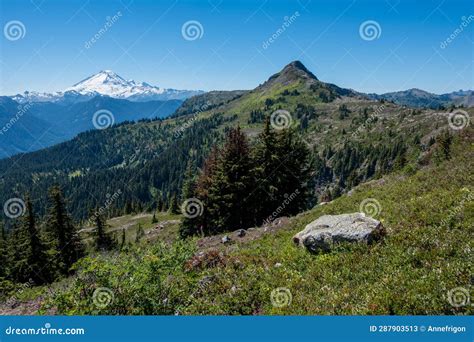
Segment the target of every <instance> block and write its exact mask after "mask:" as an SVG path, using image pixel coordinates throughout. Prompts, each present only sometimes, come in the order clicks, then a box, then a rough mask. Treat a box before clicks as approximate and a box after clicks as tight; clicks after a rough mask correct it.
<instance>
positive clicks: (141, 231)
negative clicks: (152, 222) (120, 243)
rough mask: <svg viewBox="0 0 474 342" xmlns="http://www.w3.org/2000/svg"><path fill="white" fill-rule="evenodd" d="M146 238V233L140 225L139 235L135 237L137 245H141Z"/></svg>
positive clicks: (139, 224)
mask: <svg viewBox="0 0 474 342" xmlns="http://www.w3.org/2000/svg"><path fill="white" fill-rule="evenodd" d="M144 236H145V231H144V230H143V227H142V225H141V223H138V228H137V234H136V235H135V243H139V242H140V241H141V239H142V238H143V237H144Z"/></svg>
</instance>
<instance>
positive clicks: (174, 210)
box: [169, 195, 180, 214]
mask: <svg viewBox="0 0 474 342" xmlns="http://www.w3.org/2000/svg"><path fill="white" fill-rule="evenodd" d="M169 212H170V213H171V214H179V213H180V210H179V205H178V197H177V196H176V195H173V196H172V197H171V200H170V205H169Z"/></svg>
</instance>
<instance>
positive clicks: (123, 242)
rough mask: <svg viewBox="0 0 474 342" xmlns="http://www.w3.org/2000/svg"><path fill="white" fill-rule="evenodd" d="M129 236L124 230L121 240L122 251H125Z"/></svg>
mask: <svg viewBox="0 0 474 342" xmlns="http://www.w3.org/2000/svg"><path fill="white" fill-rule="evenodd" d="M126 239H127V236H126V233H125V228H124V229H122V238H121V240H120V250H123V249H124V248H125V244H126V242H127V240H126Z"/></svg>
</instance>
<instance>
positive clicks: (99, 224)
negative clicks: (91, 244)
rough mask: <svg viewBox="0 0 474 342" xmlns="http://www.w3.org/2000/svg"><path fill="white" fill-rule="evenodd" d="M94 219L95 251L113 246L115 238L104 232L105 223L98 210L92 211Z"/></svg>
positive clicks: (105, 249)
mask: <svg viewBox="0 0 474 342" xmlns="http://www.w3.org/2000/svg"><path fill="white" fill-rule="evenodd" d="M94 219H95V248H96V250H97V251H107V250H111V249H112V248H114V247H115V240H114V239H113V238H112V237H111V236H110V234H109V233H107V232H106V229H107V223H106V222H105V220H104V218H103V217H102V215H101V214H100V212H99V210H98V209H96V210H95V211H94Z"/></svg>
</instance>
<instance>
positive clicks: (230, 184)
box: [208, 127, 253, 233]
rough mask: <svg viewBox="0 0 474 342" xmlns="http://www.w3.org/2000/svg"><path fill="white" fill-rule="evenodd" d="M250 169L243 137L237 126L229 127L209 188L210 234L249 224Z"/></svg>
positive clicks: (247, 149) (247, 150) (250, 221)
mask: <svg viewBox="0 0 474 342" xmlns="http://www.w3.org/2000/svg"><path fill="white" fill-rule="evenodd" d="M251 170H252V160H251V158H250V152H249V146H248V142H247V139H246V137H245V135H244V134H243V133H242V132H241V130H240V127H237V128H235V129H234V128H232V129H230V130H229V132H228V134H227V139H226V143H225V145H224V148H223V150H222V152H221V153H220V158H219V161H218V163H217V165H216V170H215V174H214V175H213V178H212V182H211V186H210V187H209V194H208V202H209V203H208V205H209V207H208V212H209V216H210V225H211V226H210V228H211V229H212V230H213V231H211V233H215V232H218V231H223V230H233V229H238V228H246V227H248V226H249V225H251V224H252V221H253V219H252V215H251V213H250V212H249V209H250V206H251V201H250V194H251V192H252V189H253V184H252V177H251Z"/></svg>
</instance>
